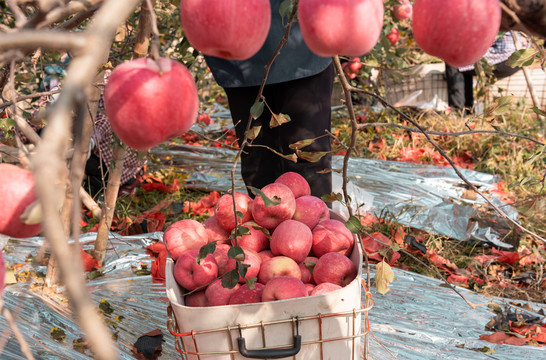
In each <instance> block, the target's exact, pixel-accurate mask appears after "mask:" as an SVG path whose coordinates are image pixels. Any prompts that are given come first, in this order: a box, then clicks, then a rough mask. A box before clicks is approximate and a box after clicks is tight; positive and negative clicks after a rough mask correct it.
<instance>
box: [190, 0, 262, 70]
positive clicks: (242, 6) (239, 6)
mask: <svg viewBox="0 0 546 360" xmlns="http://www.w3.org/2000/svg"><path fill="white" fill-rule="evenodd" d="M180 20H181V23H182V27H183V28H184V35H185V36H186V37H187V38H188V40H189V42H190V43H191V44H192V46H193V47H195V48H196V49H197V50H199V51H200V52H202V53H203V54H205V55H210V56H215V57H219V58H223V59H229V60H246V59H248V58H250V57H251V56H253V55H254V54H256V53H257V52H258V50H260V48H261V47H262V45H263V44H264V42H265V39H266V38H267V35H268V33H269V27H270V24H271V7H270V5H269V1H268V0H229V1H226V0H181V1H180Z"/></svg>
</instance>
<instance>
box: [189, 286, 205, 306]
mask: <svg viewBox="0 0 546 360" xmlns="http://www.w3.org/2000/svg"><path fill="white" fill-rule="evenodd" d="M184 305H186V306H189V307H205V306H209V303H208V300H207V297H206V296H205V290H200V291H197V292H194V293H191V294H188V295H186V296H184Z"/></svg>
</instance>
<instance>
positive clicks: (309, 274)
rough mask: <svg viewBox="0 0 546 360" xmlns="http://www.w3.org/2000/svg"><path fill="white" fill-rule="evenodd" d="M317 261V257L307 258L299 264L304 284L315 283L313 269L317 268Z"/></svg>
mask: <svg viewBox="0 0 546 360" xmlns="http://www.w3.org/2000/svg"><path fill="white" fill-rule="evenodd" d="M317 261H318V258H317V257H315V256H307V257H306V258H305V259H303V261H302V262H300V263H299V264H298V266H299V267H300V271H301V281H303V283H304V284H307V283H314V282H315V280H313V269H314V268H315V265H316V264H317Z"/></svg>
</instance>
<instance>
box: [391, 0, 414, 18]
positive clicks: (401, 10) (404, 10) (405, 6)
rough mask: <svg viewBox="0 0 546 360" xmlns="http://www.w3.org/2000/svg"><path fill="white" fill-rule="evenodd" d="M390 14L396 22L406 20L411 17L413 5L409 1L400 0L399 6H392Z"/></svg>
mask: <svg viewBox="0 0 546 360" xmlns="http://www.w3.org/2000/svg"><path fill="white" fill-rule="evenodd" d="M392 13H393V15H394V17H395V18H396V19H397V20H400V21H401V20H406V19H409V18H411V16H412V15H413V5H411V2H410V1H409V0H401V1H400V4H397V5H394V6H393V8H392Z"/></svg>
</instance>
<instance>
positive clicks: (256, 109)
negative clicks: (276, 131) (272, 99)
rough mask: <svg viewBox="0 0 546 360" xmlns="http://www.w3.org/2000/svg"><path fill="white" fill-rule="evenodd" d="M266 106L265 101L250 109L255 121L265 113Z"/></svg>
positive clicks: (255, 104)
mask: <svg viewBox="0 0 546 360" xmlns="http://www.w3.org/2000/svg"><path fill="white" fill-rule="evenodd" d="M264 107H265V104H264V103H263V101H258V102H257V103H254V105H252V107H251V108H250V115H251V116H252V118H253V119H254V120H256V119H257V118H259V117H260V115H262V113H263V112H264Z"/></svg>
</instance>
